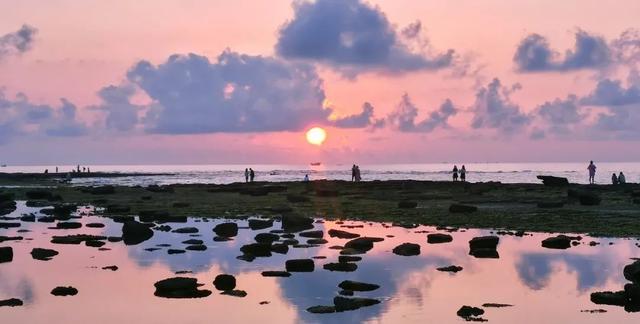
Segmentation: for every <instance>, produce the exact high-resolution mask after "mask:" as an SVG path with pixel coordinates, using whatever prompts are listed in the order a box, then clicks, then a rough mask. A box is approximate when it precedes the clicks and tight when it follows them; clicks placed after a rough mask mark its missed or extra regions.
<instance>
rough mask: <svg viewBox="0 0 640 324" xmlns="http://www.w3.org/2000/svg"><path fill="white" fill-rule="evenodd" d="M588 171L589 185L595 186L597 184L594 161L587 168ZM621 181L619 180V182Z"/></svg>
mask: <svg viewBox="0 0 640 324" xmlns="http://www.w3.org/2000/svg"><path fill="white" fill-rule="evenodd" d="M587 170H589V184H594V183H596V180H595V178H596V165H595V164H593V161H591V162H589V166H588V167H587ZM619 180H620V179H618V181H619Z"/></svg>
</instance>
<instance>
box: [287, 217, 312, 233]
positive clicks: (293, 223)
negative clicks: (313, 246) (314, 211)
mask: <svg viewBox="0 0 640 324" xmlns="http://www.w3.org/2000/svg"><path fill="white" fill-rule="evenodd" d="M312 228H313V218H310V217H305V216H299V215H291V214H285V215H282V229H283V230H284V231H286V232H300V231H304V230H308V229H312Z"/></svg>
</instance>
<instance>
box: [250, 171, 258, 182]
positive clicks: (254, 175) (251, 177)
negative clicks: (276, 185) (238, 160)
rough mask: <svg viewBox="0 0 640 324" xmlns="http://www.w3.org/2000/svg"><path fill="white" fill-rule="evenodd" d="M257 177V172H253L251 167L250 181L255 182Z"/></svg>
mask: <svg viewBox="0 0 640 324" xmlns="http://www.w3.org/2000/svg"><path fill="white" fill-rule="evenodd" d="M255 177H256V173H255V172H253V169H252V168H249V180H250V182H253V178H255Z"/></svg>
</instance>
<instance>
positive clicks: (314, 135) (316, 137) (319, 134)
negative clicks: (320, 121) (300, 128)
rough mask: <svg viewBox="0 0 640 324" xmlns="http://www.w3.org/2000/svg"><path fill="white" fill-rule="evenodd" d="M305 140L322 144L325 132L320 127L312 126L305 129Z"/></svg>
mask: <svg viewBox="0 0 640 324" xmlns="http://www.w3.org/2000/svg"><path fill="white" fill-rule="evenodd" d="M306 136H307V142H309V143H310V144H313V145H322V143H324V140H326V139H327V132H326V131H325V130H324V129H322V128H320V127H313V128H311V129H310V130H308V131H307V135H306Z"/></svg>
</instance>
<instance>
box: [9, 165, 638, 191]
mask: <svg viewBox="0 0 640 324" xmlns="http://www.w3.org/2000/svg"><path fill="white" fill-rule="evenodd" d="M462 165H463V164H457V166H458V168H460V167H462ZM587 165H588V164H587V163H584V162H580V163H566V162H563V163H464V166H465V168H466V170H467V181H469V182H488V181H499V182H502V183H540V180H538V179H537V178H536V176H538V175H551V176H558V177H566V178H567V179H569V181H570V182H572V183H583V184H584V183H588V181H589V179H588V172H587ZM453 166H454V165H453V164H452V163H424V164H361V165H359V167H360V170H361V175H362V181H374V180H422V181H425V180H427V181H448V180H452V172H451V170H452V169H453ZM596 166H597V173H596V183H599V184H609V183H611V175H612V174H613V173H616V174H619V173H620V172H623V173H624V174H625V177H626V180H627V182H640V162H624V163H613V162H603V163H596ZM57 167H58V170H59V172H61V173H66V172H69V171H71V170H73V169H75V168H77V166H75V165H60V166H57ZM82 167H88V168H90V169H91V172H116V173H118V172H119V173H149V174H152V173H153V174H159V173H160V174H162V175H148V176H135V177H115V178H91V177H89V178H86V177H83V178H74V179H73V180H72V184H75V185H107V184H111V185H126V186H135V185H151V184H157V185H166V184H190V183H208V184H210V183H214V184H227V183H233V182H243V181H245V179H244V170H245V168H252V169H253V170H254V171H255V174H256V178H255V180H256V181H269V182H282V181H302V180H303V179H304V177H305V175H308V176H309V178H310V179H311V180H321V179H329V180H347V181H350V180H351V165H349V164H323V163H321V164H319V165H311V164H307V165H296V164H254V165H249V164H247V165H239V164H202V165H81V166H80V168H81V169H82ZM55 168H56V166H55V165H38V166H12V165H9V166H4V167H0V172H10V173H14V172H35V173H38V172H44V170H45V169H48V171H49V172H54V171H55Z"/></svg>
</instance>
